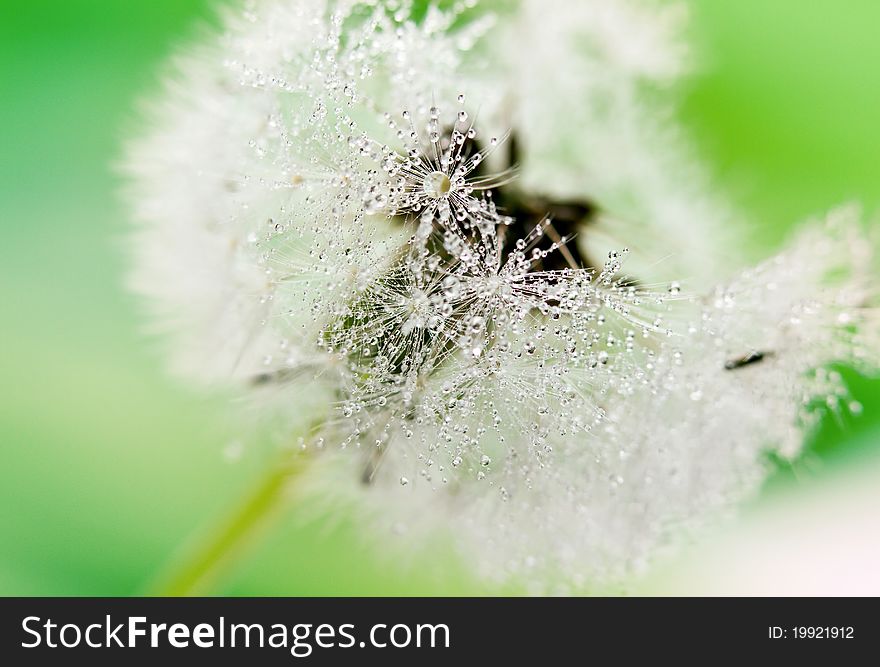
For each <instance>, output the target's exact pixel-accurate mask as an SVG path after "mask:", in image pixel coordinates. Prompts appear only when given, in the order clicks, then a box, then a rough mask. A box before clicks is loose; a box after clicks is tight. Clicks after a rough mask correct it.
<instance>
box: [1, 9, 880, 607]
mask: <svg viewBox="0 0 880 667" xmlns="http://www.w3.org/2000/svg"><path fill="white" fill-rule="evenodd" d="M210 4H211V3H210V2H208V1H207V0H16V1H12V0H0V93H2V102H0V229H2V237H0V239H2V243H0V314H2V328H0V378H2V381H0V451H2V459H0V594H30V595H49V594H64V595H67V594H71V595H76V594H93V595H124V594H130V593H135V592H137V591H139V590H142V586H143V585H144V584H145V582H147V581H148V580H149V579H150V577H151V576H152V574H154V573H155V572H156V570H157V569H158V568H159V567H160V566H161V565H162V563H163V562H165V561H166V559H167V557H168V555H169V554H170V553H171V552H173V550H174V549H175V548H176V547H177V546H178V545H180V544H181V543H182V542H183V541H184V540H185V539H186V538H187V537H188V536H190V535H191V534H192V532H193V531H194V530H195V529H196V528H197V527H199V526H202V525H203V524H204V522H205V521H206V519H210V518H211V517H215V516H216V515H218V514H219V513H222V511H223V510H224V508H226V507H228V506H229V505H230V504H231V503H234V502H235V500H236V498H237V497H238V496H239V494H240V493H241V492H242V491H243V490H244V489H246V488H247V486H248V484H249V483H250V482H251V480H252V479H253V478H254V475H255V474H257V473H258V472H259V470H260V467H261V465H262V464H263V463H264V462H265V459H266V458H267V456H268V454H266V453H261V452H251V453H250V454H249V455H248V456H246V457H245V459H244V460H243V461H240V462H238V463H236V464H234V465H233V464H228V463H225V462H224V460H223V458H222V456H221V450H222V449H223V447H224V446H225V445H226V444H227V442H228V441H229V440H230V438H232V437H234V435H231V434H229V433H226V432H224V430H223V428H224V427H223V426H222V424H223V422H222V420H221V419H220V416H221V414H222V413H223V412H224V411H225V409H226V406H225V404H224V402H223V401H221V400H215V401H213V402H211V401H208V400H206V399H205V398H203V397H200V396H198V395H197V394H195V393H193V392H190V391H188V390H187V389H186V388H184V387H182V386H181V385H179V384H177V383H175V382H174V381H172V380H171V379H169V378H168V377H167V376H166V375H165V374H164V373H163V371H162V363H161V355H160V354H159V352H158V350H156V349H154V347H153V346H152V344H151V343H148V342H147V339H145V337H144V336H143V335H142V333H141V329H140V327H141V325H140V322H141V319H140V318H139V315H138V309H137V305H136V303H135V302H134V301H133V300H132V299H131V298H130V297H129V296H128V295H127V294H126V292H125V290H124V288H123V279H122V276H123V274H124V270H125V261H126V260H125V254H124V250H123V243H122V238H123V236H124V233H125V216H124V213H123V210H122V207H121V206H120V204H119V198H118V196H117V189H118V184H117V181H116V179H115V177H114V175H113V170H112V164H113V161H114V160H115V159H116V158H117V156H118V155H119V144H120V140H121V139H122V138H123V137H124V136H125V134H126V131H127V128H128V127H129V126H130V124H131V122H132V120H133V119H134V118H135V117H136V114H135V110H134V100H135V99H137V98H138V97H139V96H140V95H141V94H143V93H144V92H145V91H148V90H149V89H150V88H151V87H152V86H153V85H154V82H155V78H154V75H155V72H156V69H157V67H158V66H159V65H160V64H161V62H162V61H163V59H164V57H165V56H166V55H167V54H168V53H169V50H170V49H171V48H172V46H173V45H174V44H175V43H177V42H179V41H180V40H181V39H183V38H185V36H186V35H187V34H189V33H190V32H191V28H192V22H193V21H194V20H195V19H205V18H206V17H209V16H210V11H209V6H210ZM877 25H880V3H877V2H873V1H872V0H862V1H857V0H850V1H849V2H846V3H841V2H839V1H836V0H821V1H820V0H817V1H813V2H809V3H807V2H800V1H798V0H773V1H772V2H767V1H766V0H728V1H726V2H725V1H718V0H703V1H701V2H698V3H697V4H696V5H695V12H694V26H693V34H694V38H695V40H696V42H697V43H698V45H699V51H700V54H701V57H702V58H703V60H704V62H705V63H706V67H704V68H703V69H702V71H701V72H700V73H699V74H698V76H697V77H696V78H695V79H694V80H693V81H692V82H691V83H690V84H689V86H688V87H687V89H686V90H685V99H684V104H683V107H682V111H681V118H682V121H683V123H684V124H685V126H686V127H687V128H688V129H689V131H690V132H691V133H692V136H693V137H694V138H695V139H696V141H697V144H698V146H699V147H700V149H701V151H702V153H703V155H704V157H705V158H706V160H707V162H708V164H709V166H710V167H711V168H712V169H713V170H714V174H715V175H716V176H717V182H718V184H719V186H718V187H719V188H723V189H724V190H726V191H727V193H728V194H729V196H730V197H731V198H732V199H733V200H734V201H735V202H736V203H737V204H738V205H740V206H741V208H742V210H743V211H744V212H745V213H746V214H747V215H748V216H749V218H750V219H751V220H752V221H753V222H754V224H755V231H754V239H755V244H756V247H758V248H762V247H766V251H767V252H769V251H770V250H771V249H772V248H773V247H775V246H776V245H778V243H779V242H780V241H781V239H782V238H783V237H784V236H785V234H786V232H787V231H788V230H790V229H791V228H792V226H793V224H794V223H795V222H796V221H797V220H799V219H801V218H803V217H806V216H808V215H809V214H811V213H816V212H822V211H823V210H825V209H827V208H828V207H829V206H832V205H834V204H836V203H839V202H842V201H845V200H847V199H857V200H860V201H862V202H863V203H864V204H865V205H866V208H867V210H868V211H869V212H873V211H875V210H876V209H877V206H878V203H880V180H878V173H877V166H876V165H877V160H878V155H880V125H878V123H877V119H878V118H880V86H877V85H876V76H877V70H878V65H880V40H878V39H877V35H876V26H877ZM853 386H854V390H855V393H856V394H857V396H858V398H859V399H860V400H862V402H863V403H864V404H865V408H866V409H865V414H864V416H863V417H862V419H860V420H858V421H857V422H852V423H850V421H849V420H848V421H847V423H845V424H843V425H838V424H835V423H833V422H830V421H829V423H827V424H826V425H825V426H823V429H822V432H821V434H820V436H819V438H818V439H817V441H816V442H815V443H813V444H812V445H811V448H810V453H809V454H808V456H807V458H806V459H805V461H804V462H803V463H802V464H799V465H800V467H801V474H799V475H798V479H799V482H798V483H799V484H809V480H810V478H811V476H812V477H815V476H821V475H822V474H823V469H825V468H827V467H828V466H829V465H835V461H837V460H848V461H850V464H852V462H853V461H854V462H855V464H858V463H859V462H860V461H862V460H864V458H865V456H866V453H871V454H873V453H874V450H878V449H880V447H878V445H877V444H876V443H877V441H878V437H877V436H878V434H880V431H878V430H877V427H878V424H880V389H878V384H877V383H876V382H870V381H867V380H862V379H858V378H855V379H854V385H853ZM789 483H790V482H789ZM448 562H451V561H450V560H448V559H447V558H445V557H441V556H436V557H434V558H433V559H432V560H431V561H430V562H423V561H420V562H418V563H415V564H413V565H411V566H408V567H405V568H404V567H401V566H398V565H397V564H395V563H393V562H388V561H383V560H381V559H379V558H377V557H376V556H374V555H371V554H370V553H369V552H368V551H367V550H365V549H364V547H363V546H362V543H361V541H360V539H359V538H358V536H357V533H356V531H354V530H353V529H352V527H351V526H350V525H349V523H348V522H347V521H346V520H345V519H342V520H341V521H335V522H333V523H332V525H330V526H329V527H327V526H325V525H324V523H323V522H321V521H317V520H311V521H310V522H306V523H303V522H292V521H291V522H287V523H285V524H283V525H282V526H280V527H279V528H277V529H276V530H275V531H274V532H273V533H272V534H271V535H269V536H268V538H267V540H266V541H265V543H264V544H263V545H262V546H261V547H260V548H259V549H258V550H257V551H256V553H254V554H253V555H252V556H251V557H250V558H248V559H246V560H245V561H244V562H242V563H241V565H240V566H239V567H238V569H237V571H236V572H235V573H233V576H231V577H230V578H229V579H228V581H227V582H226V583H225V584H224V585H223V586H222V587H221V588H220V589H219V590H218V592H222V593H230V594H270V593H271V594H463V593H486V592H491V591H490V590H489V589H487V588H486V587H485V586H483V585H481V584H479V583H478V582H476V581H474V580H472V579H470V578H469V577H468V576H467V574H466V570H465V569H464V568H463V567H461V566H448V565H447V564H448Z"/></svg>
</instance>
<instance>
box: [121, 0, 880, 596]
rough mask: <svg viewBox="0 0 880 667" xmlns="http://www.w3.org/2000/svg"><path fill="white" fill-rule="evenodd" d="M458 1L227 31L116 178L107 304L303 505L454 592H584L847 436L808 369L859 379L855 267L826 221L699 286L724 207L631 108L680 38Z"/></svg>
mask: <svg viewBox="0 0 880 667" xmlns="http://www.w3.org/2000/svg"><path fill="white" fill-rule="evenodd" d="M472 4H473V3H468V2H465V3H456V4H455V5H454V6H453V8H451V9H448V10H445V9H440V8H439V7H437V6H435V5H433V4H431V5H430V7H429V8H428V10H427V11H426V13H421V12H416V11H413V6H412V4H411V3H409V2H405V1H403V2H358V1H354V0H353V1H351V2H343V3H337V2H320V1H311V0H310V1H308V2H306V1H305V0H301V1H300V0H290V1H287V2H281V1H277V0H274V1H273V0H265V1H263V2H252V3H248V5H247V8H246V10H245V11H244V12H241V11H231V12H230V13H229V14H228V15H227V16H226V18H225V24H224V25H225V27H224V30H223V31H222V33H221V35H219V36H218V37H217V38H215V39H214V40H213V41H210V40H209V41H207V42H205V43H203V44H201V45H199V46H198V47H197V48H194V49H193V50H192V51H191V52H190V53H187V54H184V55H182V56H180V57H179V58H178V61H177V67H176V71H175V74H174V75H173V76H172V77H171V78H170V79H169V81H168V83H167V85H166V89H165V91H164V92H163V94H162V95H160V96H159V98H158V102H156V103H155V104H154V105H153V108H152V109H151V111H150V112H149V124H148V129H147V130H146V131H145V132H144V133H143V135H142V136H141V137H139V138H137V139H136V140H135V141H134V142H132V145H131V146H130V148H129V152H128V162H127V164H128V174H129V180H130V181H131V186H130V191H131V192H130V199H131V201H132V206H133V212H134V217H135V218H136V220H137V228H136V231H135V234H134V236H135V238H134V242H133V247H134V250H135V262H134V264H135V267H134V271H133V277H132V284H133V286H134V287H135V289H136V290H137V291H138V292H139V293H140V294H142V295H143V296H144V297H146V301H147V302H148V303H149V304H150V306H151V308H152V309H153V311H154V312H153V321H154V322H156V323H157V326H158V327H160V328H162V329H163V330H164V332H165V333H166V335H167V336H168V337H169V338H170V339H171V345H170V346H171V348H172V358H173V363H174V365H175V367H176V368H178V370H180V371H181V372H182V373H183V374H185V375H188V376H190V377H196V378H199V379H202V380H206V381H209V382H211V383H213V384H215V385H231V386H234V387H237V388H239V389H240V390H241V391H242V393H244V394H246V395H247V396H248V397H249V399H250V400H249V405H250V406H251V407H252V413H253V415H254V417H255V419H256V420H257V421H260V422H261V423H264V424H267V423H268V424H271V425H272V430H273V431H274V432H277V433H279V434H280V436H279V439H280V440H281V441H282V442H283V443H284V444H286V445H289V444H290V442H289V440H290V439H296V441H297V443H298V447H299V448H300V449H304V450H305V452H306V454H305V455H310V456H314V457H315V458H316V460H317V461H318V463H316V464H315V466H314V470H315V472H314V477H313V485H314V497H315V498H320V499H324V500H327V499H331V498H336V499H341V500H343V501H349V502H350V503H351V505H352V506H354V507H356V510H357V511H358V512H362V513H364V514H365V515H367V516H370V517H371V518H372V524H371V525H375V526H385V527H387V528H388V532H387V533H386V532H385V531H382V530H380V531H377V532H378V533H379V534H381V535H386V534H398V533H401V531H403V534H405V535H406V536H407V537H406V539H407V541H409V542H410V543H412V542H416V541H417V540H416V539H415V536H417V535H418V533H419V530H422V531H424V532H425V533H428V534H432V535H433V534H436V533H440V532H444V533H448V534H449V537H450V538H452V539H454V540H455V541H456V543H457V544H459V545H460V546H461V548H462V549H463V553H464V554H465V558H466V560H467V562H469V563H473V564H474V568H475V571H477V572H479V573H480V574H481V575H485V576H489V577H492V578H498V579H505V578H507V577H511V576H519V577H523V576H525V577H527V578H528V579H529V580H532V581H542V580H543V581H548V582H550V581H554V580H555V579H564V580H565V581H567V582H569V583H570V582H584V581H591V582H602V581H608V580H614V579H617V578H620V577H623V576H626V575H627V574H628V573H631V572H632V571H635V570H638V569H639V568H640V567H642V566H643V564H644V563H645V562H647V559H648V558H649V557H650V555H651V554H653V553H654V552H655V550H656V549H657V547H658V545H664V544H668V543H670V542H672V541H674V540H673V538H674V536H675V534H676V533H678V532H681V531H683V530H689V529H692V528H695V527H697V526H698V525H699V524H700V523H701V522H702V521H704V520H706V518H707V517H710V516H712V515H713V514H715V513H718V512H723V511H725V510H727V509H728V508H729V507H731V506H732V505H733V504H734V503H735V502H737V501H738V500H740V499H741V498H743V497H745V496H747V495H748V494H749V493H751V492H753V491H754V490H755V489H756V488H757V487H758V485H759V484H760V482H761V480H762V479H763V478H764V476H765V473H766V464H765V454H766V453H767V452H768V451H772V452H775V453H777V454H781V455H783V456H787V457H793V456H796V455H797V453H798V451H799V449H800V445H801V442H802V441H803V436H804V433H806V432H807V431H808V430H809V429H810V428H812V427H813V426H815V424H816V423H817V421H818V419H819V415H820V414H821V413H822V411H823V410H824V411H828V410H830V411H836V410H840V409H842V406H847V405H855V401H854V399H852V397H850V396H849V395H848V392H847V391H846V388H845V386H844V384H843V381H842V379H841V377H840V375H839V374H835V373H834V372H833V371H829V370H827V365H828V363H829V362H841V363H853V364H856V365H858V367H859V368H861V369H864V370H871V369H874V368H876V366H877V361H878V360H877V355H876V351H877V333H878V327H877V323H876V316H875V314H874V311H873V304H874V294H873V291H872V289H871V280H870V279H869V278H868V276H869V275H870V272H871V260H870V257H869V256H868V255H869V253H868V252H867V250H865V242H864V240H863V239H862V237H861V234H860V232H859V229H858V225H857V223H856V222H855V217H856V214H855V213H853V212H852V211H841V212H837V213H835V214H833V215H832V216H830V217H831V220H830V221H828V222H827V223H826V224H821V225H820V224H816V225H814V226H812V227H810V228H809V229H808V230H807V231H805V232H804V235H803V236H802V237H800V238H799V239H798V240H797V241H796V242H795V243H794V244H793V245H792V246H790V248H789V249H788V250H786V251H784V252H783V253H781V254H780V255H779V256H777V257H776V258H773V259H769V260H767V261H766V262H764V263H762V264H760V265H758V266H756V267H754V268H751V269H742V268H741V266H739V267H738V269H737V271H733V270H728V266H727V265H726V264H725V262H727V261H729V260H728V258H729V257H730V255H731V254H732V253H731V252H730V247H731V244H730V238H731V236H730V234H729V233H728V232H727V231H724V230H725V229H726V227H728V226H729V225H727V224H726V222H727V221H728V220H729V217H728V216H727V214H726V212H725V209H724V207H723V206H720V207H716V206H715V204H714V198H713V197H708V196H706V195H704V193H703V189H705V183H706V179H705V178H704V177H703V176H701V175H700V170H699V169H698V168H694V167H693V166H692V164H691V162H690V161H689V151H687V150H682V149H680V147H679V145H678V143H677V140H675V139H674V137H673V136H672V135H673V134H674V133H672V132H670V131H668V130H666V129H665V128H664V126H662V125H661V124H660V121H659V120H658V118H655V117H654V116H652V115H650V114H649V113H648V112H647V111H646V110H645V109H644V108H642V107H641V106H640V105H639V104H638V103H637V102H636V100H637V99H638V95H637V91H638V90H639V86H640V85H642V84H643V83H644V82H646V81H647V82H650V81H654V82H661V81H668V80H670V79H672V78H674V77H675V76H677V75H678V74H679V73H680V70H681V53H680V49H679V42H678V41H677V38H676V37H675V34H676V32H675V26H676V25H677V22H678V18H677V17H678V13H677V12H670V10H664V11H660V13H659V14H657V13H656V12H657V11H659V10H654V9H650V8H649V7H648V5H646V4H644V3H639V2H635V0H589V1H588V2H584V3H580V4H579V6H578V9H576V10H574V9H571V10H570V8H569V4H570V3H569V4H567V5H566V6H565V8H559V9H558V11H555V12H554V11H548V10H542V9H541V8H540V6H541V5H540V3H533V2H530V1H529V2H524V3H521V4H522V6H521V7H519V6H518V10H517V11H515V12H507V11H500V10H499V11H498V12H497V14H496V13H493V12H492V11H489V10H488V9H484V8H482V7H481V6H477V7H474V6H472ZM560 17H565V18H564V19H562V18H560ZM560 20H563V22H564V23H565V25H563V26H560V25H559V21H560ZM554 31H558V34H559V35H561V38H559V39H550V38H549V37H548V35H552V34H557V33H556V32H554ZM523 33H525V34H526V35H531V36H533V37H534V38H535V39H536V40H538V41H541V43H542V44H545V45H546V46H547V48H546V49H544V48H542V49H540V53H537V54H531V55H530V56H529V57H528V61H527V62H525V61H523V60H522V56H521V54H522V52H523V51H524V50H523V49H521V48H514V47H515V46H517V47H518V45H519V44H521V43H522V34H523ZM516 35H519V38H518V39H515V38H514V37H515V36H516ZM580 38H585V39H586V42H585V43H589V44H591V45H592V47H593V48H590V49H581V48H576V44H580V43H581V42H579V41H577V40H578V39H580ZM532 56H534V57H532ZM565 72H567V74H566V76H562V74H564V73H565ZM550 74H559V76H556V75H553V76H551V75H550ZM573 76H577V77H579V78H578V80H581V79H583V80H584V81H585V85H584V86H583V87H582V88H581V87H578V92H577V93H575V92H573V89H572V88H571V86H568V85H563V83H561V82H563V81H566V80H571V77H573ZM566 77H568V78H566ZM573 95H583V96H584V97H583V98H577V99H576V98H574V97H572V96H573ZM559 109H565V110H573V111H571V113H572V114H574V115H573V116H572V117H564V116H565V114H562V115H560V114H559V113H558V110H559ZM566 113H568V111H566ZM662 115H663V114H660V116H662ZM658 137H660V139H658ZM514 139H516V141H514ZM515 150H518V151H520V152H521V165H519V164H517V165H515V164H513V162H514V160H513V159H512V157H511V156H512V155H513V154H514V152H515ZM671 165H675V168H671ZM692 174H693V178H690V177H688V178H685V177H684V175H688V176H690V175H692ZM520 175H521V176H522V178H518V177H519V176H520ZM515 179H516V181H515V182H514V180H515ZM567 197H573V198H574V199H573V200H572V201H574V202H575V204H572V203H570V202H569V200H568V199H565V198H567ZM581 200H585V201H587V202H588V203H590V204H591V205H589V206H588V205H582V204H580V203H579V202H581ZM560 201H561V203H559V205H556V206H553V205H551V204H553V203H554V202H560ZM548 202H549V203H548ZM593 202H598V205H596V206H593V205H592V203H593ZM590 216H592V217H590ZM658 266H659V268H658ZM731 276H733V277H731ZM851 410H852V411H853V412H856V411H858V408H851ZM357 480H360V483H359V482H358V481H357ZM450 526H452V528H450Z"/></svg>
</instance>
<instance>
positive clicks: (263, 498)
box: [152, 453, 305, 596]
mask: <svg viewBox="0 0 880 667" xmlns="http://www.w3.org/2000/svg"><path fill="white" fill-rule="evenodd" d="M304 458H305V457H304V456H303V455H301V454H299V455H297V454H291V453H287V455H286V456H284V457H283V458H282V459H281V460H280V461H279V462H277V463H276V464H275V465H272V466H270V467H269V468H268V469H267V470H266V471H265V473H264V474H263V476H262V477H261V478H260V479H259V481H258V482H257V483H256V485H255V486H254V488H253V489H252V490H251V491H250V493H249V494H248V495H246V496H245V497H244V498H243V500H242V502H240V503H239V504H238V505H236V506H235V507H234V508H233V509H232V512H231V513H230V514H229V515H228V516H227V517H225V518H224V519H223V520H222V521H220V522H219V523H218V524H217V525H216V526H215V527H214V528H213V530H211V531H209V532H208V533H207V534H205V535H202V536H200V537H198V538H197V539H196V540H195V542H193V543H192V544H191V545H190V547H189V548H188V549H186V550H185V551H184V552H183V553H182V554H181V555H180V557H179V558H178V559H176V560H175V561H174V562H172V564H171V567H170V568H169V571H168V572H167V573H166V574H165V575H163V576H161V577H160V578H159V580H158V583H157V585H155V586H153V591H152V594H153V595H160V596H190V595H199V594H203V593H205V592H207V591H208V590H209V589H210V586H211V584H212V583H214V581H216V579H217V577H218V576H219V575H220V574H222V573H223V571H224V570H225V569H226V568H228V566H229V565H230V564H231V563H232V561H233V560H234V556H236V555H240V554H241V552H242V551H244V550H245V549H246V548H247V547H248V546H250V545H251V544H252V543H253V542H254V539H255V538H256V537H257V536H258V533H259V532H260V530H261V529H262V528H264V527H265V526H266V524H267V523H268V521H269V520H270V519H271V518H272V516H273V515H275V514H277V511H278V510H279V509H280V508H281V506H282V505H283V501H284V500H285V498H286V497H287V495H288V492H289V490H290V489H291V487H292V485H293V483H294V482H295V480H296V479H297V478H298V477H299V474H300V473H301V472H302V470H303V469H304V468H305V464H304Z"/></svg>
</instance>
